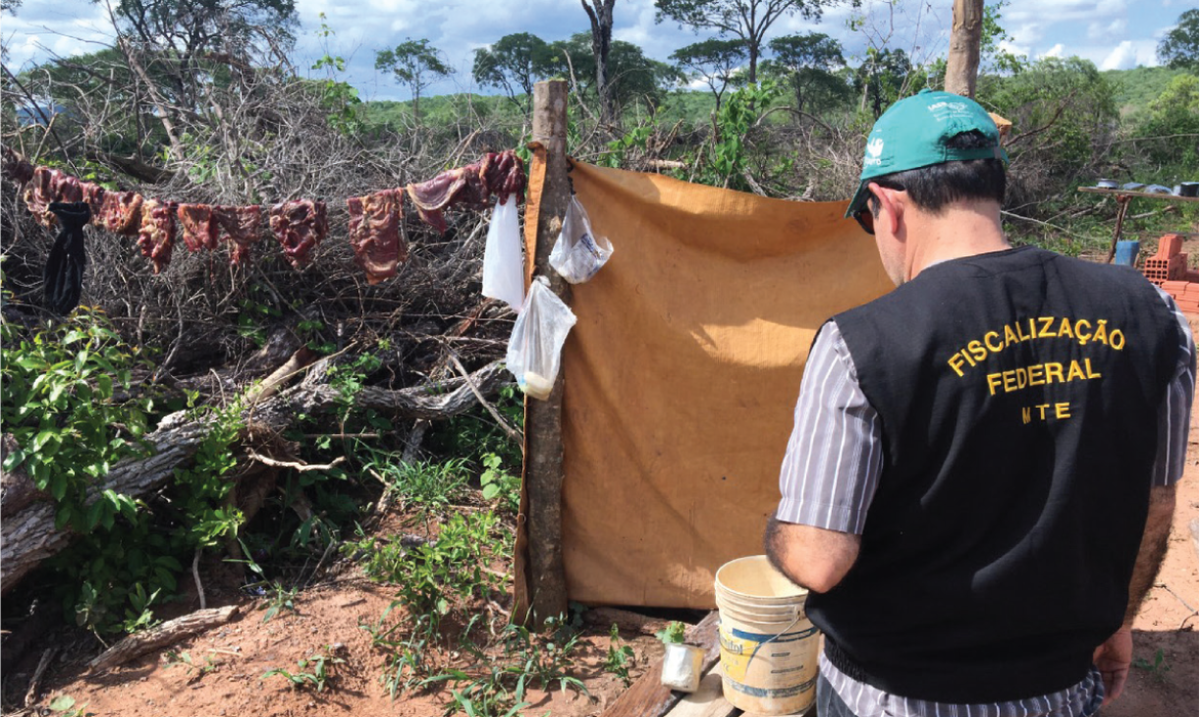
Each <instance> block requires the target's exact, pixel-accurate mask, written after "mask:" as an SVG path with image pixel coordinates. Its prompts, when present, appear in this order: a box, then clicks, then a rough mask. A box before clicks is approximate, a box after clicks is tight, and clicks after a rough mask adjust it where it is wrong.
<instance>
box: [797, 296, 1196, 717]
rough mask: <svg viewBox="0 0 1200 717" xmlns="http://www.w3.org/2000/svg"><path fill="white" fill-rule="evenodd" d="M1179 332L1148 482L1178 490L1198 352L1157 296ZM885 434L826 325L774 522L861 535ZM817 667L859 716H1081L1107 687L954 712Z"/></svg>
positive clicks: (1095, 680)
mask: <svg viewBox="0 0 1200 717" xmlns="http://www.w3.org/2000/svg"><path fill="white" fill-rule="evenodd" d="M1159 293H1160V294H1161V296H1162V297H1163V300H1164V301H1165V302H1166V304H1167V306H1168V307H1169V308H1170V309H1171V311H1172V312H1173V313H1174V315H1175V317H1176V320H1177V321H1178V322H1179V324H1180V327H1181V328H1182V337H1183V338H1182V340H1181V344H1180V347H1179V349H1180V350H1179V355H1180V358H1179V364H1178V368H1177V370H1176V374H1175V378H1174V380H1173V381H1171V383H1170V384H1169V385H1168V386H1167V393H1166V396H1165V398H1164V400H1163V405H1162V407H1161V408H1160V410H1159V419H1158V420H1159V444H1158V451H1157V454H1156V459H1155V464H1154V470H1153V476H1152V481H1153V485H1155V486H1166V485H1172V484H1174V483H1175V482H1176V481H1178V480H1179V478H1180V476H1182V475H1183V467H1184V461H1185V460H1186V455H1187V435H1188V429H1189V427H1190V421H1191V407H1192V399H1193V391H1194V389H1195V384H1196V378H1195V366H1196V345H1195V342H1194V340H1193V339H1192V329H1191V326H1190V325H1189V324H1188V321H1187V318H1186V317H1184V315H1183V313H1182V312H1180V311H1179V309H1178V307H1176V306H1175V302H1174V301H1173V300H1172V299H1171V298H1170V296H1168V295H1167V294H1166V293H1165V292H1163V291H1162V290H1161V289H1160V290H1159ZM882 431H883V426H882V423H881V421H880V418H879V414H878V413H876V411H875V409H874V408H872V406H871V404H870V403H869V402H868V401H867V397H866V395H865V394H863V391H862V389H861V388H860V387H859V384H858V377H857V374H856V371H855V367H854V361H853V359H852V358H851V356H850V351H849V349H848V348H847V347H846V344H845V341H843V339H842V335H841V332H840V331H839V329H838V327H837V324H836V323H835V322H833V321H830V322H828V323H827V324H825V326H824V327H822V329H821V331H820V333H819V334H818V335H817V339H816V341H815V342H814V343H813V347H812V351H811V352H810V353H809V356H808V364H807V366H806V368H805V371H804V378H803V379H802V381H801V384H800V398H799V400H798V401H797V402H796V411H795V427H794V428H793V430H792V435H791V438H790V439H789V441H788V447H787V454H786V455H785V456H784V459H783V466H782V468H781V469H780V476H779V487H780V492H781V494H782V499H781V500H780V502H779V508H778V510H777V511H776V514H775V516H776V517H777V518H778V519H779V520H780V521H783V522H786V523H797V524H801V525H810V526H814V527H817V528H824V529H826V530H836V531H840V532H844V533H853V534H855V535H861V534H862V530H863V523H864V522H865V520H866V517H867V510H868V508H870V505H871V499H872V498H873V497H874V495H875V489H876V487H877V486H878V485H879V479H880V475H881V474H882V472H883V434H882ZM820 669H821V672H822V674H824V675H825V677H826V679H828V680H829V682H830V685H831V686H832V687H833V689H834V690H835V691H836V692H837V694H838V697H840V698H841V699H842V701H843V702H845V703H846V705H847V706H848V707H850V709H852V710H853V711H854V713H855V714H857V715H859V716H860V717H873V716H874V715H884V714H887V715H912V716H913V717H946V716H947V715H953V717H1036V716H1042V715H1044V716H1046V717H1079V716H1080V715H1090V714H1093V712H1094V711H1095V710H1096V709H1097V708H1098V706H1099V704H1100V699H1101V698H1102V697H1103V693H1104V686H1103V684H1102V683H1101V681H1100V679H1099V673H1098V672H1096V670H1095V669H1094V668H1093V670H1092V672H1091V673H1090V674H1088V676H1087V677H1085V678H1084V679H1083V680H1082V681H1081V682H1079V683H1078V684H1076V685H1074V686H1072V687H1069V688H1067V689H1065V690H1060V691H1058V692H1055V693H1052V694H1049V695H1042V696H1039V697H1033V698H1029V699H1024V700H1019V701H1014V702H1002V703H993V704H974V705H955V704H945V703H938V702H929V701H924V700H916V699H906V698H904V697H900V696H897V695H892V694H888V693H885V692H883V691H882V690H879V689H877V688H875V687H872V686H871V685H867V684H865V683H862V682H859V681H857V680H855V679H853V678H851V677H849V676H847V675H845V674H844V673H842V672H841V671H839V670H838V669H837V668H836V667H834V666H833V665H832V664H830V663H829V661H828V660H826V659H825V656H824V655H821V659H820Z"/></svg>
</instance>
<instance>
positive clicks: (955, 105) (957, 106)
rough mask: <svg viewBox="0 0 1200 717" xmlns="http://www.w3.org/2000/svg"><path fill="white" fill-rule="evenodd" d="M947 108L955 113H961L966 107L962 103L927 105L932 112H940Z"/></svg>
mask: <svg viewBox="0 0 1200 717" xmlns="http://www.w3.org/2000/svg"><path fill="white" fill-rule="evenodd" d="M947 107H948V108H950V109H952V110H955V111H956V112H961V111H963V110H965V109H966V108H967V106H966V105H965V104H963V103H962V102H934V103H933V104H931V105H929V110H930V111H931V112H932V111H933V110H940V109H942V108H947Z"/></svg>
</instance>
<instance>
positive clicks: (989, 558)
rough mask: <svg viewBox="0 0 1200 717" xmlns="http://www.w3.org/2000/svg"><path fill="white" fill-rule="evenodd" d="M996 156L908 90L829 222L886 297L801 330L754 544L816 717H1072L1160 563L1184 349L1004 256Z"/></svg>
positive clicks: (1064, 270) (1036, 253)
mask: <svg viewBox="0 0 1200 717" xmlns="http://www.w3.org/2000/svg"><path fill="white" fill-rule="evenodd" d="M1006 162H1007V156H1006V155H1005V153H1004V151H1003V150H1002V149H1001V148H1000V146H999V136H998V132H997V130H996V126H995V124H994V123H993V121H992V120H991V119H990V118H989V116H988V115H987V113H985V112H984V110H983V109H982V108H981V107H980V106H979V105H978V104H976V103H975V102H973V101H972V100H969V99H966V98H963V97H959V96H957V95H951V94H948V93H944V92H929V91H925V92H922V93H921V94H919V95H917V96H915V97H910V98H907V99H905V100H902V101H900V102H897V103H896V104H895V105H893V106H892V107H891V108H890V109H889V110H888V111H887V112H886V113H885V114H884V115H883V116H882V117H880V118H879V121H878V122H877V123H876V124H875V127H874V129H873V130H872V132H871V135H870V137H869V139H868V142H867V149H866V154H865V157H864V160H863V172H862V178H861V185H860V187H859V189H858V192H857V194H856V195H855V197H854V199H853V200H852V201H851V204H850V208H849V210H848V211H847V213H846V216H847V217H854V218H855V219H857V220H858V222H859V223H860V224H861V225H862V227H863V228H864V229H865V230H866V231H867V232H868V233H871V234H874V236H875V241H876V244H877V246H878V249H879V255H880V258H881V260H882V261H883V266H884V268H885V269H886V270H887V272H888V274H889V276H890V277H891V278H892V280H893V281H894V282H895V283H896V285H897V287H898V288H897V289H896V290H895V291H893V292H892V293H890V294H888V295H886V296H884V297H882V298H880V299H878V300H876V301H873V302H871V303H869V304H866V305H865V306H861V307H858V308H856V309H853V310H851V311H847V312H845V313H842V314H839V315H837V316H835V317H833V318H832V319H831V320H830V321H828V322H827V323H826V324H825V325H824V326H823V327H822V328H821V330H820V331H819V333H818V335H817V337H816V339H815V341H814V343H813V347H812V351H811V352H810V355H809V359H808V365H807V368H806V370H805V374H804V379H803V381H802V385H801V389H800V398H799V401H798V403H797V406H796V423H795V429H794V432H793V434H792V437H791V440H790V442H789V444H788V450H787V456H786V458H785V459H784V463H783V468H782V472H781V477H780V487H781V492H782V494H783V498H782V500H781V502H780V505H779V509H778V511H777V513H776V516H775V517H774V518H773V519H772V520H771V524H770V525H769V526H768V529H767V535H766V546H767V552H768V554H769V555H770V557H771V559H772V562H773V563H774V564H775V565H776V567H778V568H779V569H780V570H781V571H782V572H784V573H785V574H787V575H788V576H789V577H790V578H791V579H792V580H794V581H795V582H797V583H798V584H800V585H803V586H805V587H807V588H808V589H809V590H810V593H809V597H808V601H807V606H806V608H807V611H808V614H809V617H810V618H811V619H812V621H813V622H814V623H815V624H816V625H817V626H818V627H819V628H821V630H822V631H823V632H824V634H825V649H824V652H823V654H822V655H821V659H820V669H821V678H820V680H819V681H818V686H817V705H818V713H819V714H820V715H821V717H837V716H839V715H856V716H858V717H872V716H874V715H885V714H886V715H893V714H895V715H930V716H932V715H943V716H944V715H957V716H958V717H983V716H984V715H987V716H989V717H1000V716H1007V715H1055V716H1058V717H1067V716H1071V717H1075V716H1079V715H1085V716H1086V715H1093V714H1095V713H1096V712H1097V711H1098V710H1099V708H1100V706H1101V703H1102V701H1106V700H1110V699H1115V698H1116V697H1117V696H1118V695H1119V694H1120V692H1121V689H1122V687H1123V685H1124V682H1125V678H1126V675H1127V674H1128V670H1129V664H1130V659H1131V653H1132V643H1131V637H1130V634H1131V633H1130V628H1131V626H1132V623H1133V618H1134V616H1135V615H1136V612H1137V608H1138V605H1139V603H1140V601H1141V599H1142V597H1143V596H1144V595H1145V593H1146V591H1147V590H1148V589H1149V587H1150V586H1151V584H1152V582H1153V579H1154V575H1155V573H1156V572H1157V570H1158V565H1159V561H1160V560H1161V557H1162V553H1163V552H1164V549H1165V542H1166V537H1167V534H1168V532H1169V528H1170V521H1171V515H1172V510H1173V507H1174V504H1175V494H1174V483H1175V481H1176V480H1177V479H1178V478H1179V476H1180V474H1181V473H1182V468H1183V461H1184V455H1185V450H1186V442H1187V431H1188V421H1189V416H1190V412H1191V408H1190V407H1191V401H1192V390H1193V381H1194V374H1193V372H1192V366H1193V365H1194V364H1195V347H1194V343H1193V341H1192V336H1191V331H1190V329H1189V327H1188V325H1187V322H1186V321H1185V320H1183V317H1182V316H1181V315H1180V314H1179V313H1178V311H1177V310H1176V309H1175V306H1174V304H1173V302H1172V301H1171V300H1170V298H1169V297H1167V295H1166V294H1164V293H1162V292H1161V291H1159V290H1157V289H1156V287H1154V286H1153V285H1151V284H1150V283H1149V282H1147V281H1146V280H1145V279H1144V278H1142V277H1141V276H1140V275H1138V274H1137V273H1136V272H1134V271H1131V270H1129V269H1126V268H1120V267H1112V266H1105V265H1099V264H1089V263H1085V262H1082V261H1078V260H1075V259H1069V258H1066V257H1062V256H1059V255H1057V254H1053V253H1051V252H1047V251H1043V250H1041V249H1037V248H1034V247H1021V248H1015V249H1014V248H1012V247H1010V245H1009V244H1008V242H1007V240H1006V239H1005V237H1004V234H1003V231H1002V229H1001V223H1000V208H1001V204H1002V202H1003V199H1004V189H1005V163H1006Z"/></svg>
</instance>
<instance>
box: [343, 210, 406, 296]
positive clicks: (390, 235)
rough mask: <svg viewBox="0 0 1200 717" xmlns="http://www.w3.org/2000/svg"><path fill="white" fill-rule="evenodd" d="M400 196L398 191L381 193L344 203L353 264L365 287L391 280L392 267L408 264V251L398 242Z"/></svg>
mask: <svg viewBox="0 0 1200 717" xmlns="http://www.w3.org/2000/svg"><path fill="white" fill-rule="evenodd" d="M403 196H404V194H403V190H401V189H385V190H383V191H381V192H375V193H374V194H368V195H367V196H365V197H350V198H349V199H347V200H346V204H347V206H349V208H350V245H351V246H352V247H354V263H356V264H358V265H359V266H360V267H362V270H363V271H364V272H366V274H367V283H369V284H372V285H373V284H378V283H379V282H381V281H384V280H385V279H389V278H391V277H393V276H395V275H396V265H397V264H398V263H399V262H402V261H407V260H408V247H407V246H405V245H404V241H403V240H402V239H401V238H400V219H401V217H403V216H404V209H403V207H402V200H403Z"/></svg>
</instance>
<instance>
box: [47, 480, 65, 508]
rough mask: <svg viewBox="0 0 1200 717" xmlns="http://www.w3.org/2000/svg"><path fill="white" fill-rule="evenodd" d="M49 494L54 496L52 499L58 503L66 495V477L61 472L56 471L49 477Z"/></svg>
mask: <svg viewBox="0 0 1200 717" xmlns="http://www.w3.org/2000/svg"><path fill="white" fill-rule="evenodd" d="M50 495H52V496H54V500H56V501H58V502H60V503H61V502H62V499H63V498H64V497H65V496H66V495H67V477H66V476H65V475H63V474H62V473H57V474H55V475H53V476H51V477H50Z"/></svg>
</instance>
